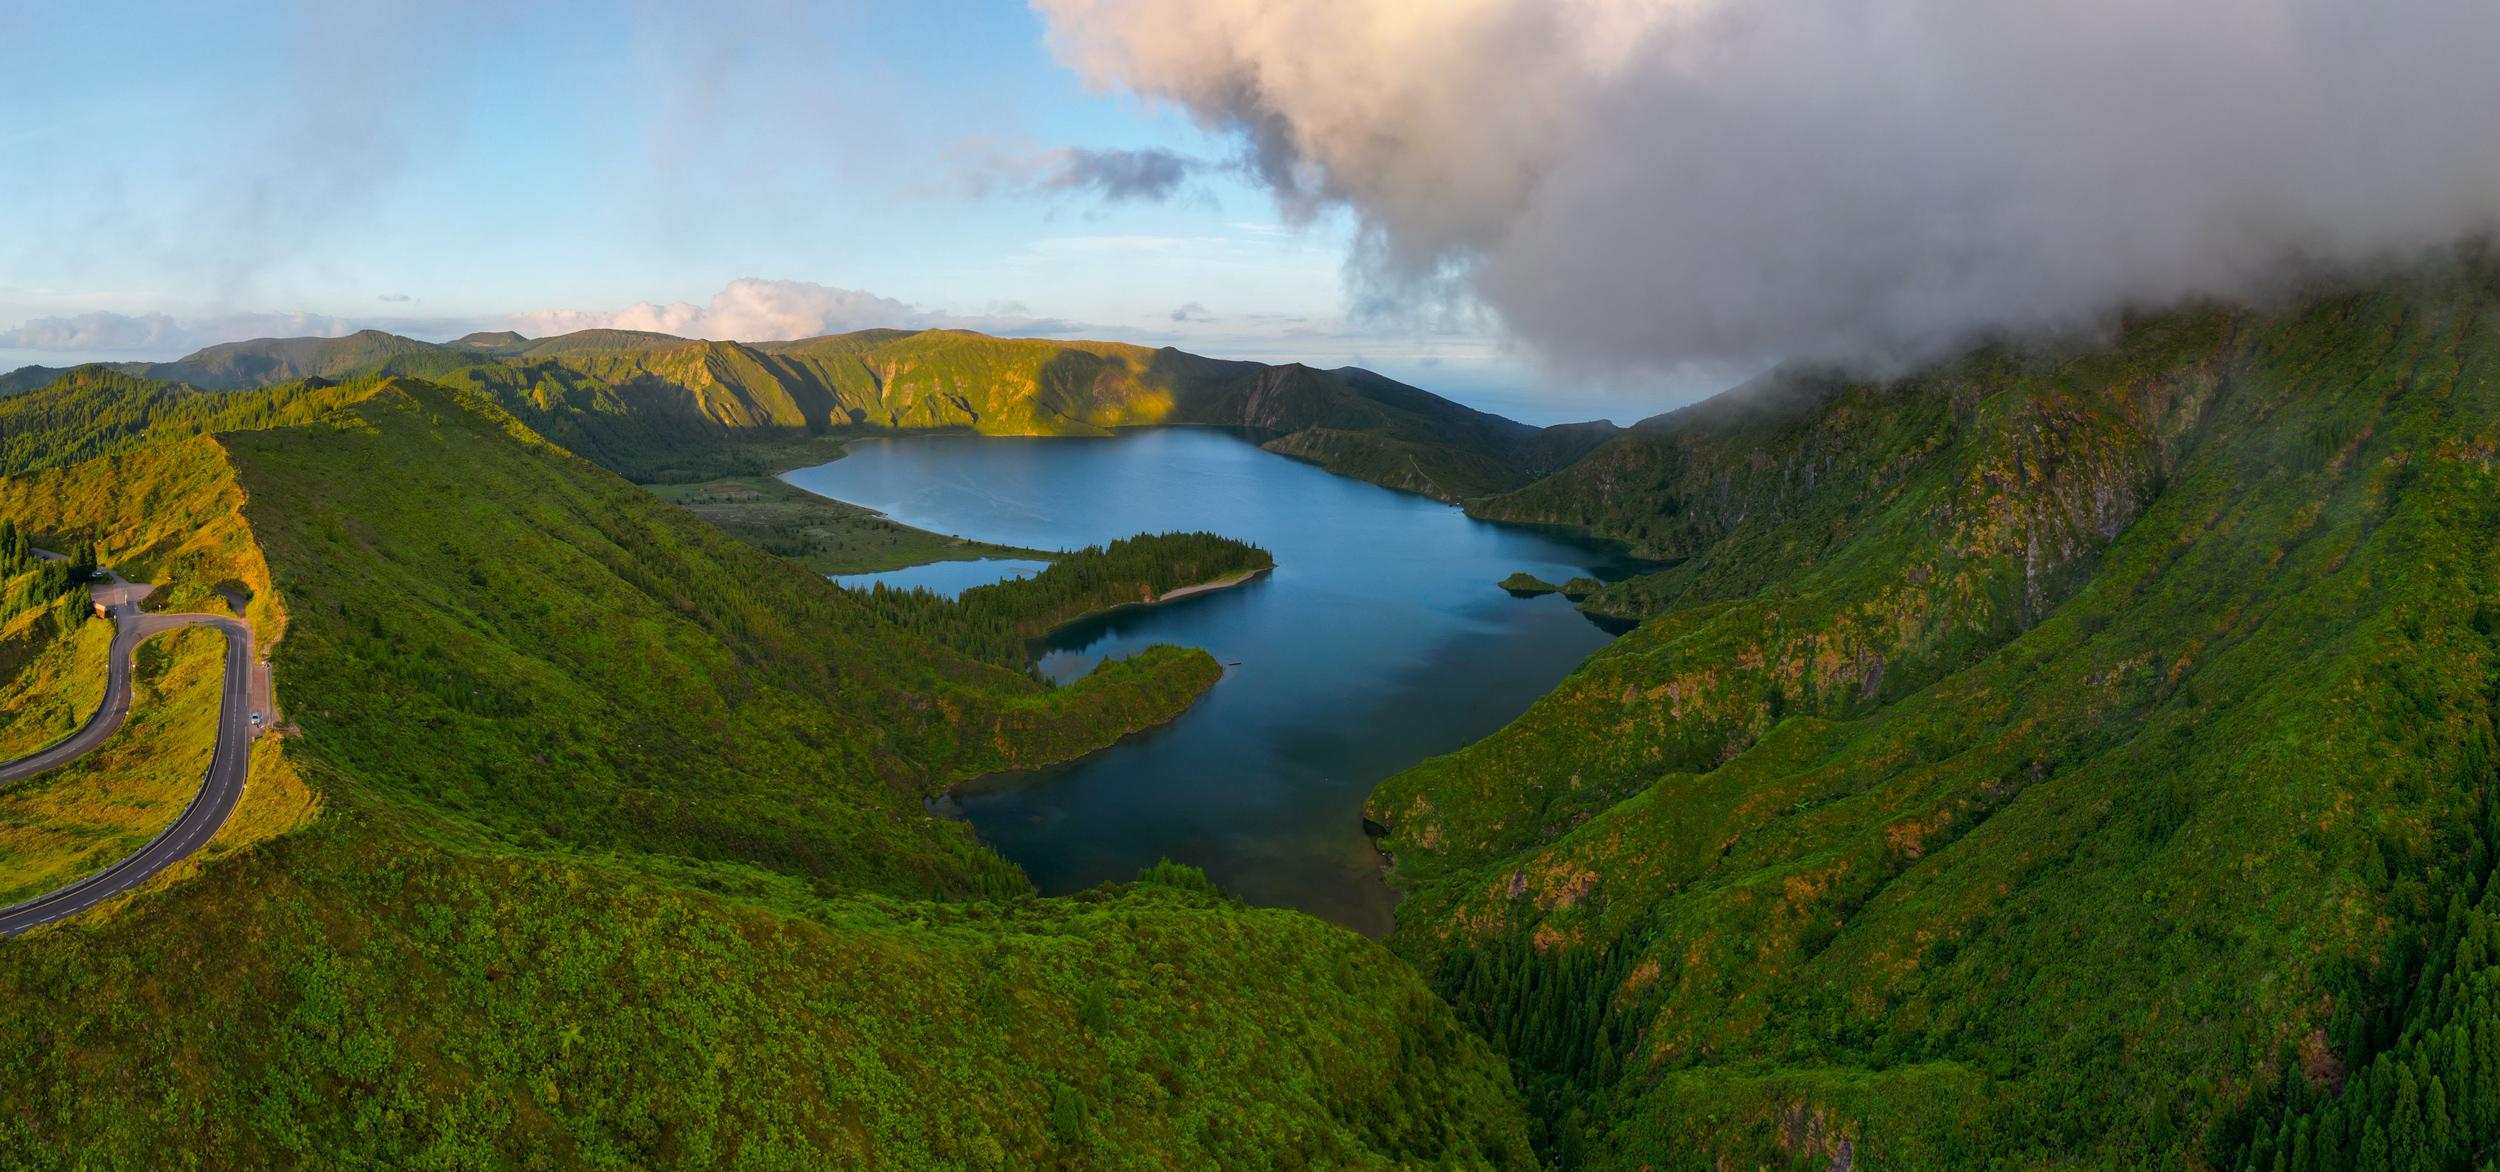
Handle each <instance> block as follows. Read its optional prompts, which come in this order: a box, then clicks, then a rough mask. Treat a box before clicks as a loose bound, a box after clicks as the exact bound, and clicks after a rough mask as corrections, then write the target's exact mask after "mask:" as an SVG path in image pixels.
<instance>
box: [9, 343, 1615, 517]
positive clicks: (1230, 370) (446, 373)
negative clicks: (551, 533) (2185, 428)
mask: <svg viewBox="0 0 2500 1172" xmlns="http://www.w3.org/2000/svg"><path fill="white" fill-rule="evenodd" d="M111 368H112V369H114V370H116V371H118V372H120V373H124V374H129V375H134V376H137V377H143V378H149V379H154V380H158V381H165V382H177V383H185V384H188V385H191V386H195V387H198V388H201V389H203V390H210V391H237V390H257V389H261V388H265V387H269V386H273V385H276V384H280V383H286V382H293V381H300V380H303V379H307V378H315V379H326V380H345V379H353V378H359V377H366V376H374V375H406V376H411V377H418V378H425V379H429V380H433V381H441V382H445V383H446V384H447V385H452V386H456V387H460V388H461V389H465V390H471V391H476V392H478V393H481V394H486V395H488V396H489V397H491V398H494V399H496V400H497V401H498V402H500V403H501V404H502V405H503V406H504V407H505V408H506V409H508V410H513V411H515V412H516V413H517V414H519V415H521V416H522V417H523V418H524V419H526V420H527V421H529V422H530V424H531V425H532V426H533V427H535V428H537V429H538V430H540V431H541V432H543V433H545V434H548V435H549V436H550V437H551V438H554V439H556V440H557V442H559V443H562V444H565V445H566V446H567V447H570V448H573V449H574V450H575V451H577V452H578V453H579V454H581V455H583V456H584V457H586V458H588V459H591V460H593V461H594V462H598V463H601V464H604V465H606V466H607V467H609V468H610V469H611V470H612V471H617V472H619V473H621V474H624V475H627V476H628V477H629V478H633V479H641V480H655V479H683V478H686V477H690V476H698V475H709V474H718V473H721V472H725V471H769V470H770V469H751V468H746V467H743V466H739V465H738V464H737V463H736V462H737V460H738V456H737V455H736V454H735V451H734V450H735V449H737V448H739V447H740V446H742V445H750V444H754V443H758V442H767V443H769V442H773V441H776V440H788V439H791V438H797V437H805V436H814V435H823V434H827V433H833V432H846V431H887V432H892V431H937V430H967V431H972V432H977V433H980V434H988V435H1019V436H1025V435H1107V434H1110V433H1111V432H1112V431H1114V430H1116V429H1119V428H1123V427H1138V426H1152V425H1170V424H1198V425H1208V426H1222V427H1232V428H1238V429H1241V430H1242V431H1243V432H1244V433H1245V434H1247V435H1249V436H1251V437H1253V438H1255V439H1256V440H1257V441H1258V442H1261V443H1262V444H1264V445H1266V446H1268V447H1269V448H1270V450H1273V451H1277V452H1280V453H1282V454H1285V455H1289V456H1292V457H1294V458H1297V459H1304V460H1309V461H1311V462H1314V463H1318V464H1320V465H1322V466H1323V467H1327V468H1329V470H1331V471H1334V472H1339V473H1342V474H1345V475H1351V476H1356V477H1360V478H1363V479H1368V480H1372V481H1375V482H1377V483H1382V484H1386V485H1389V486H1391V487H1396V488H1401V489H1407V490H1410V491H1415V492H1421V493H1424V494H1426V495H1429V496H1433V497H1435V498H1437V499H1440V500H1444V501H1448V502H1451V503H1456V502H1458V501H1460V500H1464V499H1469V498H1472V497H1477V496H1484V495H1488V494H1491V493H1495V492H1500V491H1505V490H1509V489H1514V488H1519V487H1522V486H1524V485H1526V484H1529V483H1532V482H1534V481H1535V480H1536V479H1538V478H1539V477H1541V476H1543V475H1545V474H1546V473H1548V472H1551V471H1553V470H1555V469H1557V468H1560V467H1562V466H1563V465H1565V464H1568V463H1570V462H1571V460H1573V459H1576V458H1577V457H1578V455H1579V454H1581V453H1583V452H1585V451H1586V450H1588V449H1589V448H1590V447H1593V446H1594V445H1595V444H1596V443H1599V442H1602V441H1603V439H1604V438H1605V437H1607V436H1610V435H1612V434H1614V433H1615V432H1616V431H1619V430H1620V429H1618V428H1615V427H1614V425H1612V424H1610V423H1606V422H1603V421H1592V422H1588V423H1579V424H1569V425H1564V426H1562V427H1560V428H1542V429H1540V428H1534V427H1529V426H1528V425H1526V424H1520V423H1516V422H1514V421H1511V420H1508V419H1503V418H1502V417H1500V416H1497V415H1492V414H1489V413H1486V412H1481V411H1477V410H1475V409H1473V408H1469V407H1466V406H1464V405H1461V404H1458V403H1455V402H1452V401H1450V400H1447V399H1444V398H1441V397H1440V396H1438V395H1434V394H1432V393H1431V392H1429V391H1425V390H1423V389H1421V388H1418V387H1412V386H1408V385H1406V384H1404V383H1400V382H1397V381H1396V380H1394V379H1389V378H1386V377H1384V376H1381V375H1379V374H1376V373H1373V372H1371V371H1367V370H1363V369H1361V368H1358V367H1340V368H1337V369H1334V370H1319V369H1316V368H1312V367H1307V366H1303V365H1301V364H1298V363H1289V364H1285V365H1281V366H1269V365H1265V364H1262V363H1256V362H1247V361H1239V360H1229V359H1219V358H1208V357H1204V356H1202V355H1196V354H1191V353H1188V352H1186V351H1182V350H1179V349H1176V348H1172V347H1168V346H1167V347H1163V348H1161V349H1149V348H1147V347H1143V346H1135V345H1130V344H1127V343H1119V342H1087V341H1066V342H1062V341H1051V340H1043V339H1031V338H996V337H991V336H989V335H985V334H979V333H975V332H972V331H968V330H940V329H931V330H919V331H905V330H890V329H872V330H861V331H855V332H852V333H848V334H832V335H824V336H821V337H814V338H800V339H793V340H790V341H778V342H759V343H744V342H729V341H712V340H705V339H693V338H678V337H675V336H673V335H667V334H656V333H650V332H644V331H626V330H584V331H578V332H575V333H571V334H562V335H557V336H554V337H550V338H536V339H532V338H525V337H522V336H520V335H519V334H517V333H513V332H511V331H500V332H495V333H478V334H471V335H468V336H466V337H464V338H460V339H457V340H455V341H453V342H448V343H441V344H436V343H429V342H420V341H417V340H415V339H411V338H405V337H401V336H398V335H394V334H387V333H383V332H381V331H378V330H365V331H360V332H358V333H356V334H352V335H348V336H346V337H341V338H283V339H280V338H263V339H255V340H252V341H246V342H230V343H221V344H219V345H216V346H211V347H206V348H203V349H201V350H199V351H197V352H195V353H193V354H190V355H186V356H185V357H183V358H180V359H177V360H175V361H172V362H165V363H120V364H113V365H112V367H111ZM61 373H64V372H61V371H55V370H53V369H52V368H45V367H26V368H21V369H20V370H19V371H16V372H12V373H11V374H9V375H6V376H0V393H6V392H8V391H11V390H23V389H30V388H33V387H40V386H43V385H47V384H48V383H50V382H51V381H53V380H55V379H57V378H58V377H60V375H61Z"/></svg>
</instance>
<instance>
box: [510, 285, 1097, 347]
mask: <svg viewBox="0 0 2500 1172" xmlns="http://www.w3.org/2000/svg"><path fill="white" fill-rule="evenodd" d="M1003 308H1004V310H1005V312H999V313H989V314H956V313H948V312H946V311H944V310H930V309H923V308H921V307H919V306H916V305H912V304H910V303H908V302H903V301H896V300H894V299H892V298H890V297H879V296H877V295H876V294H874V293H869V292H866V291H864V290H860V289H835V288H831V287H828V286H824V285H818V284H815V283H812V282H808V281H767V280H763V279H760V278H756V277H742V278H739V279H738V280H735V281H731V282H730V283H729V287H728V288H726V289H723V290H721V291H720V292H719V293H718V294H716V295H715V296H714V297H713V298H712V302H711V304H709V305H695V304H693V303H692V302H686V301H679V302H673V303H671V304H668V305H657V304H653V303H652V302H648V301H644V302H639V303H636V304H634V305H630V306H627V307H625V308H624V309H617V310H573V309H559V310H543V311H539V312H535V313H516V314H513V315H511V316H510V317H508V318H505V319H503V325H502V326H501V327H500V328H504V329H513V330H518V331H520V332H521V333H524V334H527V335H529V336H530V337H533V338H538V337H546V336H549V335H552V334H567V333H572V332H573V331H575V330H589V329H610V330H649V331H652V332H655V333H662V334H676V335H678V336H679V337H686V338H713V339H721V340H731V341H740V342H779V341H787V340H789V339H792V338H812V337H816V336H818V335H821V334H847V333H850V332H852V331H854V330H866V329H879V328H884V329H904V330H925V329H932V328H946V329H966V330H979V331H980V332H982V333H985V334H1007V335H1047V334H1065V333H1070V332H1072V331H1075V330H1077V329H1080V328H1081V327H1078V326H1076V325H1074V324H1072V323H1069V322H1064V321H1059V320H1057V319H1052V318H1036V317H1032V316H1029V315H1027V314H1024V313H1023V312H1021V307H1018V306H1008V307H1003Z"/></svg>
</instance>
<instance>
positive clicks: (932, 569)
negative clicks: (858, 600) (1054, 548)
mask: <svg viewBox="0 0 2500 1172" xmlns="http://www.w3.org/2000/svg"><path fill="white" fill-rule="evenodd" d="M809 471H813V469H810V470H809ZM1025 548H1027V549H1030V548H1032V547H1031V546H1026V547H1025ZM1049 568H1050V563H1049V562H1036V561H1029V560H1026V559H1024V558H977V559H974V560H972V561H962V562H930V563H929V564H927V565H922V566H906V567H904V568H903V569H900V570H887V571H885V572H884V573H880V574H835V575H834V576H833V580H834V581H835V582H838V583H840V584H842V585H844V586H848V587H850V588H852V589H854V590H866V589H868V588H869V587H870V586H873V585H875V584H877V583H879V582H883V583H885V584H886V585H887V586H888V587H891V588H892V589H895V590H909V589H911V588H912V587H914V586H917V587H920V588H922V589H924V590H927V591H929V592H930V593H932V594H943V595H945V596H946V597H948V598H953V597H955V596H956V595H958V594H961V593H963V592H964V591H965V590H967V589H970V588H971V587H974V586H988V585H990V584H992V583H995V582H1004V581H1006V580H1007V579H1009V578H1029V577H1031V576H1033V575H1035V574H1038V573H1041V572H1042V571H1043V570H1046V569H1049Z"/></svg>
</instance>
